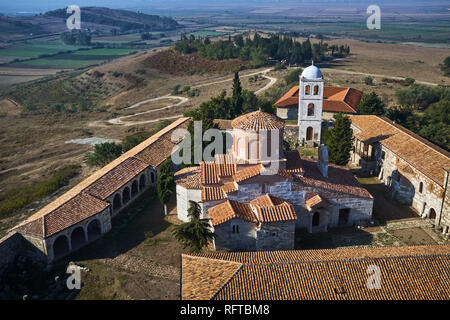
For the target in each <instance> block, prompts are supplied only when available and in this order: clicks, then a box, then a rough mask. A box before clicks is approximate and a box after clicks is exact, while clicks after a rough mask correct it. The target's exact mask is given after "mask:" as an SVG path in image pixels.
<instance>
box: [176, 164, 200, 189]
mask: <svg viewBox="0 0 450 320" xmlns="http://www.w3.org/2000/svg"><path fill="white" fill-rule="evenodd" d="M174 176H175V183H176V184H177V185H180V186H182V187H184V188H186V189H195V190H200V189H201V188H202V183H201V173H200V167H199V166H197V167H188V168H184V169H181V170H179V171H177V172H176V173H175V175H174Z"/></svg>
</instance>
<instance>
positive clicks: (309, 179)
mask: <svg viewBox="0 0 450 320" xmlns="http://www.w3.org/2000/svg"><path fill="white" fill-rule="evenodd" d="M302 162H303V168H304V174H303V175H302V176H300V175H297V176H296V179H297V180H299V181H300V182H302V183H303V185H305V186H314V187H318V188H321V189H322V191H321V192H320V194H323V191H329V192H330V193H335V192H338V193H339V194H340V195H339V196H336V195H334V197H349V196H357V197H364V198H373V197H372V195H371V194H370V193H369V191H367V190H366V189H365V188H364V187H363V186H362V185H361V184H360V183H359V182H358V180H356V178H355V176H354V175H353V174H352V173H351V171H350V170H349V169H348V168H346V167H342V166H337V165H334V164H329V165H328V177H327V178H325V177H324V176H322V174H321V173H320V171H319V169H318V168H317V162H316V161H313V160H309V159H302Z"/></svg>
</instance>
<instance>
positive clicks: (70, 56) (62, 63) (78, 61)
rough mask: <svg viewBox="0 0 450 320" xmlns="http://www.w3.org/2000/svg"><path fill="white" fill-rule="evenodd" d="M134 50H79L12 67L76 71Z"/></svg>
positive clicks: (24, 62) (20, 63)
mask: <svg viewBox="0 0 450 320" xmlns="http://www.w3.org/2000/svg"><path fill="white" fill-rule="evenodd" d="M134 51H136V50H134V49H107V48H102V49H90V50H79V51H75V52H71V53H60V54H56V55H54V56H51V57H45V58H38V59H33V60H29V61H23V62H16V63H13V64H12V65H17V66H22V67H46V68H58V69H59V68H62V69H74V68H81V67H86V66H90V65H96V64H99V63H102V62H104V61H108V60H113V59H117V58H120V57H123V56H125V55H127V54H129V53H131V52H134Z"/></svg>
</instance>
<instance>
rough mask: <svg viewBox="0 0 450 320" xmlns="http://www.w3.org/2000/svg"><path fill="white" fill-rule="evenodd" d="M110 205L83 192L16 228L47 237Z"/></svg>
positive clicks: (21, 231)
mask: <svg viewBox="0 0 450 320" xmlns="http://www.w3.org/2000/svg"><path fill="white" fill-rule="evenodd" d="M108 206H109V204H108V203H106V202H104V201H101V200H99V199H97V198H95V197H93V196H91V195H89V194H86V193H81V194H79V195H78V196H76V197H74V198H72V199H70V200H69V201H67V202H66V203H64V204H62V205H61V206H60V207H58V208H57V209H56V210H54V211H53V212H52V213H51V214H47V215H45V216H42V217H40V218H38V219H35V220H32V221H31V222H29V223H27V224H23V225H21V226H19V227H17V228H15V230H16V231H18V232H20V233H23V234H29V235H33V236H37V237H40V238H47V237H50V236H52V235H54V234H56V233H58V232H60V231H62V230H64V229H66V228H69V227H70V226H72V225H74V224H77V223H78V222H81V221H83V220H85V219H87V218H89V217H91V216H94V215H96V214H97V213H100V212H102V211H103V210H105V209H106V208H107V207H108Z"/></svg>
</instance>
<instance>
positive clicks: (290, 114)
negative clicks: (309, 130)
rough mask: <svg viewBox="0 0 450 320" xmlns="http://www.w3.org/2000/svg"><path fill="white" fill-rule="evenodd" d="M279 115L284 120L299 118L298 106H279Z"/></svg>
mask: <svg viewBox="0 0 450 320" xmlns="http://www.w3.org/2000/svg"><path fill="white" fill-rule="evenodd" d="M277 116H278V117H280V118H281V119H284V120H297V119H298V107H293V108H280V107H277Z"/></svg>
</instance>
